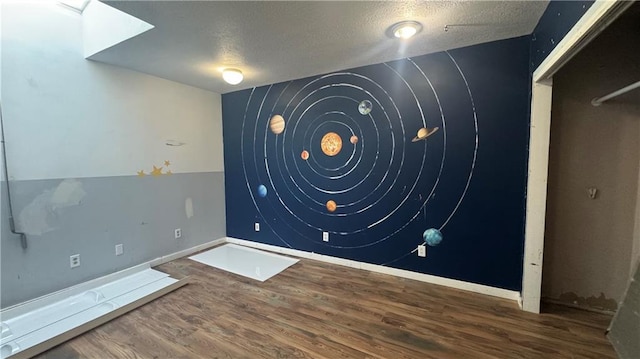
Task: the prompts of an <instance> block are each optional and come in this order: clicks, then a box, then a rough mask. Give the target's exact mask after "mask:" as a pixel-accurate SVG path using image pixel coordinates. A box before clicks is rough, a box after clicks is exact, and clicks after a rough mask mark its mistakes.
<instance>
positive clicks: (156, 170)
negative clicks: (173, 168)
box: [151, 166, 162, 176]
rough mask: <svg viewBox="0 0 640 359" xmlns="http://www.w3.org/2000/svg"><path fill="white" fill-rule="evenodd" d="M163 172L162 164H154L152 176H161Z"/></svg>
mask: <svg viewBox="0 0 640 359" xmlns="http://www.w3.org/2000/svg"><path fill="white" fill-rule="evenodd" d="M161 174H162V166H160V168H158V167H156V166H153V171H151V175H152V176H160V175H161Z"/></svg>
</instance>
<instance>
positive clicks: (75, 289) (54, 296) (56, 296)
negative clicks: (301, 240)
mask: <svg viewBox="0 0 640 359" xmlns="http://www.w3.org/2000/svg"><path fill="white" fill-rule="evenodd" d="M225 242H226V238H225V237H222V238H218V239H216V240H213V241H211V242H207V243H203V244H200V245H197V246H195V247H191V248H188V249H184V250H181V251H178V252H175V253H171V254H168V255H166V256H162V257H158V258H156V259H152V260H150V261H148V262H145V263H141V264H138V265H135V266H133V267H129V268H127V269H123V270H121V271H118V272H115V273H111V274H107V275H105V276H103V277H99V278H96V279H92V280H89V281H87V282H83V283H80V284H76V285H74V286H71V287H68V288H64V289H61V290H59V291H56V292H53V293H49V294H45V295H43V296H40V297H37V298H34V299H31V300H28V301H26V302H22V303H18V304H15V305H12V306H10V307H7V308H2V309H1V310H0V317H1V316H3V315H9V316H16V313H23V312H28V311H32V310H34V309H35V308H40V307H42V306H44V305H47V304H48V303H55V302H58V301H60V300H63V299H65V298H68V297H71V296H74V295H77V294H80V293H82V292H86V291H87V290H90V289H91V288H94V287H99V286H101V285H104V284H106V283H109V282H113V281H116V280H118V279H120V278H123V277H126V276H128V275H131V274H133V273H136V272H140V271H143V270H145V269H147V268H150V267H156V266H159V265H161V264H164V263H167V262H170V261H172V260H174V259H178V258H182V257H186V256H188V255H191V254H193V253H196V252H199V251H201V250H204V249H207V248H210V247H213V246H216V245H219V244H224V243H225Z"/></svg>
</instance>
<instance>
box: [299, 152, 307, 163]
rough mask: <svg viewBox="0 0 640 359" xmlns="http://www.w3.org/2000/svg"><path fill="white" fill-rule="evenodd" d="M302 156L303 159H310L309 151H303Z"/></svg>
mask: <svg viewBox="0 0 640 359" xmlns="http://www.w3.org/2000/svg"><path fill="white" fill-rule="evenodd" d="M300 157H302V159H303V160H305V161H306V160H308V159H309V152H307V150H304V151H302V153H300Z"/></svg>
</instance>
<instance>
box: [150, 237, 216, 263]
mask: <svg viewBox="0 0 640 359" xmlns="http://www.w3.org/2000/svg"><path fill="white" fill-rule="evenodd" d="M226 242H227V240H226V237H222V238H218V239H215V240H213V241H211V242H207V243H203V244H199V245H197V246H195V247H191V248H187V249H183V250H181V251H178V252H175V253H171V254H167V255H166V256H162V257H158V258H156V259H153V260H151V261H149V262H147V263H148V264H149V266H151V267H157V266H159V265H161V264H164V263H167V262H171V261H172V260H174V259H178V258H182V257H186V256H188V255H191V254H193V253H196V252H200V251H201V250H204V249H207V248H211V247H214V246H217V245H219V244H224V243H226Z"/></svg>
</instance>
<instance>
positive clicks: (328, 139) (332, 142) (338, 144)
mask: <svg viewBox="0 0 640 359" xmlns="http://www.w3.org/2000/svg"><path fill="white" fill-rule="evenodd" d="M320 147H321V148H322V152H324V154H325V155H327V156H335V155H337V154H338V153H340V150H341V149H342V138H340V135H338V134H337V133H335V132H329V133H327V134H326V135H324V136H322V140H321V141H320Z"/></svg>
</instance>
